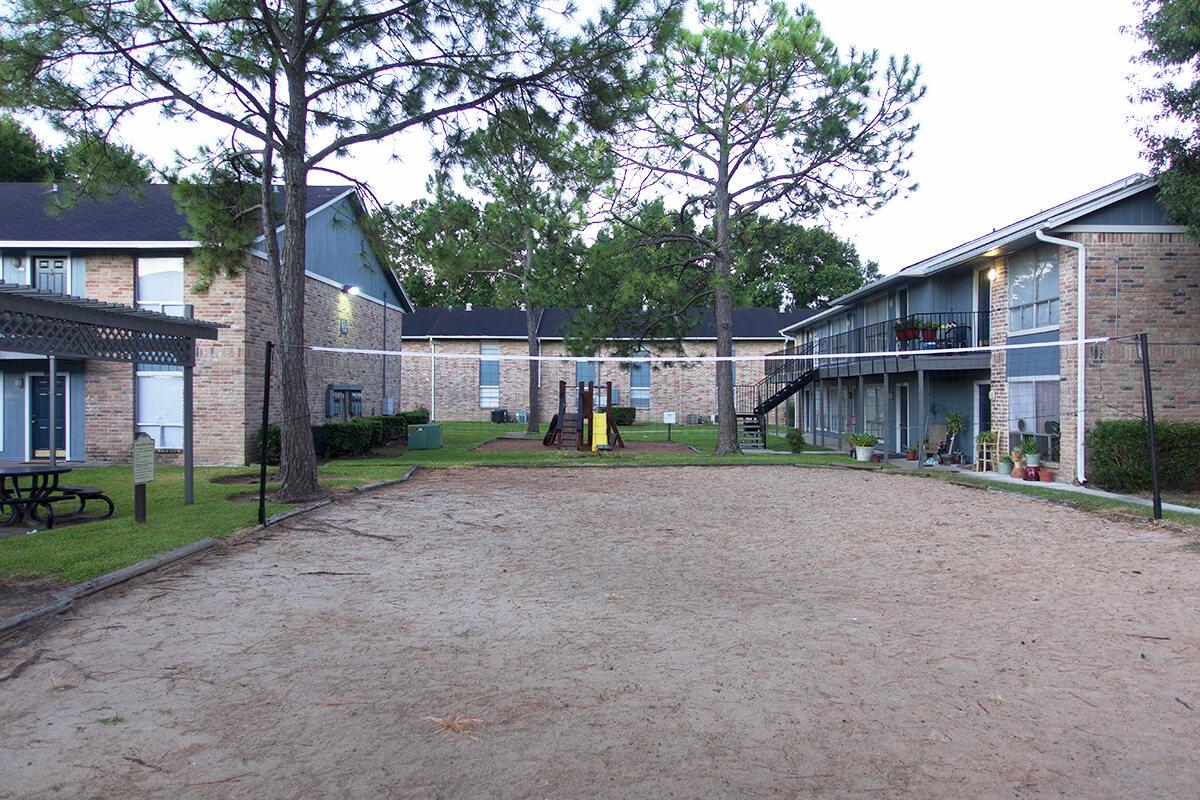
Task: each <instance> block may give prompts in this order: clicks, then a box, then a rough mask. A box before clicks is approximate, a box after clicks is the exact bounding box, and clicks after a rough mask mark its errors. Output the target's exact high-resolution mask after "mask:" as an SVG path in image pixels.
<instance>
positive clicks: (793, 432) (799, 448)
mask: <svg viewBox="0 0 1200 800" xmlns="http://www.w3.org/2000/svg"><path fill="white" fill-rule="evenodd" d="M787 443H788V447H789V448H791V451H792V452H793V453H803V452H804V449H805V448H806V447H807V446H808V443H807V442H806V441H804V432H803V431H801V430H800V429H799V428H788V432H787Z"/></svg>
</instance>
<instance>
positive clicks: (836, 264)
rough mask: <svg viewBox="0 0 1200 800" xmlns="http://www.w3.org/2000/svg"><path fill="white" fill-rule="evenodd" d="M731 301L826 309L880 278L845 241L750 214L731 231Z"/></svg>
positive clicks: (873, 265) (876, 267) (822, 231)
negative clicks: (837, 300)
mask: <svg viewBox="0 0 1200 800" xmlns="http://www.w3.org/2000/svg"><path fill="white" fill-rule="evenodd" d="M733 257H734V265H735V269H734V275H733V301H734V305H739V306H769V307H772V308H786V309H794V308H827V307H828V306H829V303H830V301H832V300H834V299H836V298H838V297H841V296H842V295H844V294H848V293H849V292H852V291H854V290H855V289H857V288H859V287H860V286H862V285H863V284H865V283H869V282H871V281H873V280H876V279H877V278H878V277H879V265H878V264H876V263H875V262H874V261H869V262H867V263H866V264H863V263H862V261H861V259H860V258H859V256H858V250H857V249H856V248H855V247H854V245H853V244H851V243H850V242H847V241H845V240H844V239H841V238H839V237H838V236H837V235H836V234H834V233H832V232H831V231H829V230H826V229H825V228H818V227H812V228H808V227H805V226H803V225H797V224H795V223H791V222H785V221H780V220H773V219H769V218H767V217H761V216H758V215H752V216H750V217H747V218H746V219H745V220H744V221H742V222H741V223H740V224H739V225H738V226H737V228H736V230H735V233H734V242H733Z"/></svg>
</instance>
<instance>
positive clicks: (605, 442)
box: [542, 381, 625, 452]
mask: <svg viewBox="0 0 1200 800" xmlns="http://www.w3.org/2000/svg"><path fill="white" fill-rule="evenodd" d="M575 388H576V391H575V392H574V395H575V404H574V405H575V407H574V409H568V407H567V382H566V381H559V382H558V413H557V414H555V415H554V418H553V419H551V420H550V430H548V431H546V435H545V436H544V437H542V444H543V445H545V446H546V447H557V448H559V449H560V450H582V451H584V452H589V451H590V452H600V451H603V450H613V449H615V448H618V447H619V448H624V447H625V440H624V439H623V438H622V437H621V431H620V429H619V428H618V427H617V423H616V422H615V421H614V420H613V415H612V381H607V382H606V383H605V384H604V387H603V388H600V387H596V386H593V384H592V382H591V381H588V382H587V383H582V382H581V383H580V384H579V385H578V386H577V387H575ZM598 391H603V392H604V408H603V409H601V410H599V411H597V410H596V402H595V400H596V392H598Z"/></svg>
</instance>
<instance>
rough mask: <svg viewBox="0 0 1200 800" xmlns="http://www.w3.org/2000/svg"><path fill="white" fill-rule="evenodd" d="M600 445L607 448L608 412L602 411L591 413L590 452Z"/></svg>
mask: <svg viewBox="0 0 1200 800" xmlns="http://www.w3.org/2000/svg"><path fill="white" fill-rule="evenodd" d="M601 447H603V448H604V449H605V450H607V449H608V414H606V413H604V412H603V411H600V412H593V413H592V452H593V453H594V452H596V451H597V450H598V449H600V448H601Z"/></svg>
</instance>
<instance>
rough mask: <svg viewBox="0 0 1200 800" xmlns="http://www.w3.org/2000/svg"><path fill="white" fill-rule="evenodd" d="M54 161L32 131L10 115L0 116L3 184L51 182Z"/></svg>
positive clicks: (1, 176) (0, 172) (0, 152)
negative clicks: (6, 182)
mask: <svg viewBox="0 0 1200 800" xmlns="http://www.w3.org/2000/svg"><path fill="white" fill-rule="evenodd" d="M53 176H54V166H53V159H52V157H51V155H50V154H49V153H47V152H46V150H45V148H44V147H42V143H41V142H39V141H38V140H37V137H35V136H34V135H33V131H31V130H30V129H29V128H27V127H25V126H24V125H22V124H21V123H20V122H19V121H17V120H16V119H15V118H13V117H12V116H10V115H8V114H4V115H3V116H0V181H48V180H50V179H51V178H52V177H53Z"/></svg>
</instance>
